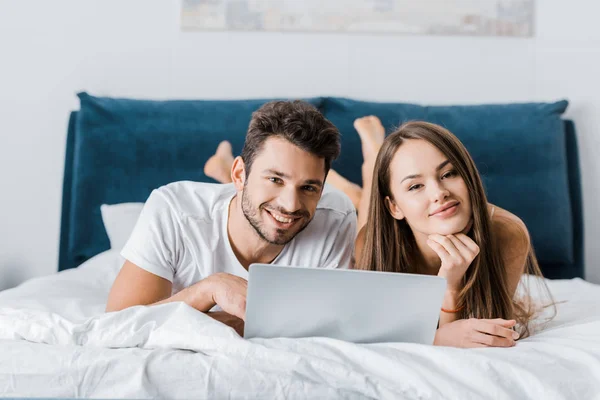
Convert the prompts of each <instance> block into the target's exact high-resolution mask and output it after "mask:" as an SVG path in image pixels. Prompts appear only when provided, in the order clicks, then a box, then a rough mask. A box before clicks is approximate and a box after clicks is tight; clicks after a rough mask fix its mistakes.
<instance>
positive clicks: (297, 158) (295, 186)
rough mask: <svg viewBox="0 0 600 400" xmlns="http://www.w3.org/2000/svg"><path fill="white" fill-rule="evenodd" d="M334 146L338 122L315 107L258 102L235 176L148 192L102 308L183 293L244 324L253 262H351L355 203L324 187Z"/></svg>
mask: <svg viewBox="0 0 600 400" xmlns="http://www.w3.org/2000/svg"><path fill="white" fill-rule="evenodd" d="M339 152H340V134H339V132H338V130H337V129H336V128H335V126H334V125H333V124H332V123H331V122H329V121H328V120H327V119H325V117H323V115H322V114H321V113H319V112H318V111H317V110H316V109H315V108H314V107H313V106H311V105H309V104H307V103H305V102H301V101H294V102H285V101H276V102H271V103H267V104H265V105H263V106H262V107H261V108H260V109H259V110H258V111H256V112H255V113H254V114H253V115H252V120H251V121H250V126H249V128H248V132H247V135H246V141H245V144H244V148H243V150H242V154H241V156H239V157H237V158H236V159H235V161H234V163H233V165H232V167H231V177H232V181H233V183H232V184H228V185H221V184H208V183H198V182H175V183H172V184H169V185H166V186H163V187H161V188H159V189H157V190H154V191H153V192H152V194H151V195H150V197H149V198H148V200H147V201H146V204H145V206H144V209H143V211H142V213H141V215H140V218H139V220H138V222H137V224H136V227H135V229H134V231H133V233H132V235H131V237H130V238H129V241H128V242H127V244H126V245H125V247H124V249H123V251H122V253H121V255H122V256H123V257H124V258H125V259H126V261H125V264H124V265H123V267H122V269H121V271H120V273H119V275H118V276H117V278H116V280H115V282H114V284H113V287H112V289H111V292H110V295H109V298H108V304H107V307H106V310H107V311H117V310H121V309H124V308H127V307H130V306H134V305H149V304H162V303H168V302H174V301H184V302H185V303H187V304H189V305H190V306H192V307H194V308H196V309H197V310H199V311H202V312H207V313H209V315H210V316H212V317H213V318H215V319H217V320H219V321H221V322H224V323H226V324H228V325H230V326H232V327H234V328H236V330H237V331H238V332H239V333H241V330H242V328H241V327H242V326H243V322H242V321H243V319H244V318H245V309H246V290H247V279H248V267H249V266H250V264H252V263H276V264H284V265H298V266H305V267H321V268H347V267H349V265H350V262H351V257H352V251H353V244H354V239H355V236H356V213H355V209H354V207H353V205H352V202H351V201H350V199H349V198H348V197H346V196H345V195H344V194H342V193H341V192H338V191H336V190H335V189H332V188H329V187H328V188H325V186H324V183H325V178H326V177H327V173H328V172H329V169H330V166H331V162H332V160H334V159H335V158H337V156H338V155H339ZM324 189H325V192H324ZM215 306H218V307H215ZM213 308H214V309H213ZM219 309H220V310H219ZM211 310H212V312H211Z"/></svg>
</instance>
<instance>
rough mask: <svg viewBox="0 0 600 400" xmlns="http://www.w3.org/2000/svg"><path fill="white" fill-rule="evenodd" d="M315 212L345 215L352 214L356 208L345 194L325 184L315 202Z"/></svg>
mask: <svg viewBox="0 0 600 400" xmlns="http://www.w3.org/2000/svg"><path fill="white" fill-rule="evenodd" d="M317 212H319V213H335V214H340V215H342V216H346V215H348V214H354V213H355V212H356V209H355V208H354V205H353V204H352V201H351V200H350V198H349V197H348V196H346V194H344V193H343V192H342V191H340V190H338V189H336V188H335V187H333V186H331V185H329V184H325V187H324V188H323V194H322V195H321V199H320V200H319V203H318V204H317Z"/></svg>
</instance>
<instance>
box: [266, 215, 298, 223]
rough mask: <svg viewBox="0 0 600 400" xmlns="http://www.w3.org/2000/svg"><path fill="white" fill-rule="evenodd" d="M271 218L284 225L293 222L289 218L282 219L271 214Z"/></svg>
mask: <svg viewBox="0 0 600 400" xmlns="http://www.w3.org/2000/svg"><path fill="white" fill-rule="evenodd" d="M271 215H272V216H273V218H275V219H276V220H277V221H279V222H282V223H284V224H289V223H290V222H292V221H293V219H291V218H284V217H280V216H279V215H275V214H271Z"/></svg>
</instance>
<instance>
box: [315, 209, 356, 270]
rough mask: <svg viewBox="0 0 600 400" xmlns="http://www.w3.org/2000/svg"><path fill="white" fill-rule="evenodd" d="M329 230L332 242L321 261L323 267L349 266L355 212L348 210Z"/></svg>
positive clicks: (354, 226) (354, 234) (352, 245)
mask: <svg viewBox="0 0 600 400" xmlns="http://www.w3.org/2000/svg"><path fill="white" fill-rule="evenodd" d="M332 228H333V229H332V230H331V231H330V234H331V237H333V238H334V240H333V243H332V245H331V247H330V249H329V251H328V252H327V256H326V258H325V260H324V262H323V263H322V265H324V266H325V268H350V267H351V266H352V257H353V253H354V240H355V239H356V212H349V213H347V214H346V216H345V217H344V218H343V219H341V221H340V223H339V224H338V225H336V226H335V227H332Z"/></svg>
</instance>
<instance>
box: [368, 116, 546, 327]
mask: <svg viewBox="0 0 600 400" xmlns="http://www.w3.org/2000/svg"><path fill="white" fill-rule="evenodd" d="M411 139H419V140H426V141H427V142H429V143H431V144H432V145H434V146H435V147H436V148H438V149H439V150H440V151H441V152H442V153H443V154H444V155H445V156H446V157H447V159H448V160H449V161H450V163H451V164H452V165H453V167H454V168H455V169H456V171H457V173H458V174H459V175H460V176H461V177H462V178H463V180H464V181H465V184H466V186H467V189H468V192H469V198H470V200H471V207H472V209H473V227H472V228H471V231H470V232H469V236H470V237H471V238H472V239H473V240H474V241H475V243H477V245H478V246H479V249H480V252H479V255H478V256H477V257H476V258H475V259H474V260H473V262H472V263H471V266H470V267H469V268H468V269H467V272H466V273H465V276H464V278H463V279H464V286H463V289H462V290H461V292H460V294H459V299H458V307H459V308H460V307H463V306H464V308H462V310H461V311H460V314H459V315H458V317H459V318H461V319H462V318H470V317H474V318H490V319H493V318H504V319H516V320H517V322H518V323H519V327H520V330H521V332H520V334H521V337H526V336H528V335H529V333H530V332H529V325H528V322H529V320H530V319H531V317H532V315H533V314H534V313H535V310H534V304H533V302H532V301H523V300H522V299H517V300H515V299H513V298H511V294H510V293H509V290H508V277H507V272H506V271H507V270H506V266H505V265H504V262H503V259H502V257H501V254H500V249H499V247H498V244H497V241H496V238H495V235H494V231H493V230H492V225H491V218H490V216H489V213H488V209H487V205H488V202H487V197H486V195H485V191H484V188H483V184H482V182H481V177H480V175H479V172H478V171H477V167H476V166H475V163H474V162H473V159H472V158H471V156H470V155H469V153H468V151H467V149H466V148H465V147H464V146H463V144H462V143H461V142H460V140H459V139H458V138H457V137H456V136H454V135H453V134H452V133H451V132H449V131H448V130H446V129H444V128H443V127H441V126H439V125H435V124H431V123H428V122H422V121H412V122H407V123H405V124H403V125H402V126H401V127H400V128H398V129H397V130H396V131H395V132H394V133H392V134H391V135H389V136H388V137H387V138H386V139H385V141H384V143H383V145H382V147H381V149H380V150H379V154H378V155H377V159H376V162H375V168H374V171H373V182H372V189H371V199H370V206H369V217H368V222H367V225H366V232H365V242H364V246H363V250H362V253H361V254H360V259H359V260H357V262H358V264H357V268H359V269H367V270H375V271H387V272H405V273H422V269H421V267H422V265H423V262H422V257H421V254H420V252H419V249H418V247H417V244H416V241H415V238H414V235H413V233H412V230H411V228H410V226H409V225H408V223H407V222H406V220H405V219H402V220H397V219H395V218H393V217H392V215H391V213H390V212H389V210H388V208H387V206H386V203H385V199H386V197H388V196H389V198H390V199H393V195H392V192H391V190H390V175H391V171H390V164H391V162H392V159H393V157H394V155H395V154H396V152H397V151H398V148H399V147H400V146H401V145H402V143H404V141H405V140H411ZM525 273H528V274H532V275H537V276H539V277H541V276H542V274H541V271H540V268H539V265H538V263H537V260H536V257H535V255H534V253H533V250H532V249H531V246H530V251H529V254H528V257H527V265H526V266H525ZM544 286H545V284H544ZM545 289H546V290H545V291H546V292H547V294H548V296H549V295H550V294H549V291H548V289H547V287H545Z"/></svg>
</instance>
